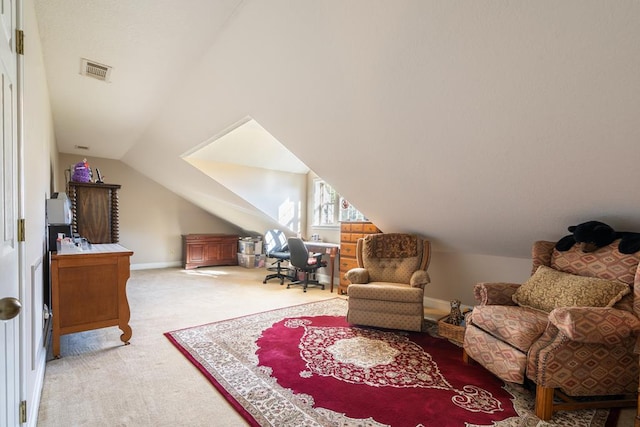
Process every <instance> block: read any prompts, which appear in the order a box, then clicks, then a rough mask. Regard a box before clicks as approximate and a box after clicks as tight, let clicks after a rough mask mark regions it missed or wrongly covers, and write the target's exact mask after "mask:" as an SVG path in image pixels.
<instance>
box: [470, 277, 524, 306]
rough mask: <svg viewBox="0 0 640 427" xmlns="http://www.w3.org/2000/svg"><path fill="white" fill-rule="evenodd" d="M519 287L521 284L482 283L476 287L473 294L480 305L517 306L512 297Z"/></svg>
mask: <svg viewBox="0 0 640 427" xmlns="http://www.w3.org/2000/svg"><path fill="white" fill-rule="evenodd" d="M519 286H520V284H519V283H504V282H496V283H489V282H481V283H478V284H476V285H475V287H474V288H473V294H474V296H475V298H476V301H478V303H479V304H480V305H517V304H516V303H515V302H513V300H512V299H511V296H512V295H513V294H514V293H515V292H516V289H518V287H519Z"/></svg>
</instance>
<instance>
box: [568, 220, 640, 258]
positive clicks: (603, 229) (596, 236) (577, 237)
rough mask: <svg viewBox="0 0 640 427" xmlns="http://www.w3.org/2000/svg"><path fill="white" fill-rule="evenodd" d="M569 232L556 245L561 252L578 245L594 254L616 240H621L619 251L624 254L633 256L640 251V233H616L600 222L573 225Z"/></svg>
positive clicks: (584, 250)
mask: <svg viewBox="0 0 640 427" xmlns="http://www.w3.org/2000/svg"><path fill="white" fill-rule="evenodd" d="M569 232H571V233H573V234H570V235H568V236H564V237H563V238H562V239H560V240H558V243H556V249H557V250H559V251H568V250H569V249H571V247H572V246H573V245H574V244H576V243H578V244H579V245H581V249H582V251H583V252H593V251H595V250H596V249H598V248H601V247H603V246H607V245H608V244H610V243H611V242H613V241H614V240H616V239H621V240H620V243H619V244H618V250H619V251H620V252H621V253H623V254H632V253H635V252H638V251H639V250H640V233H632V232H627V231H615V230H614V229H613V228H612V227H610V226H609V225H607V224H605V223H603V222H600V221H587V222H583V223H582V224H578V225H572V226H571V227H569Z"/></svg>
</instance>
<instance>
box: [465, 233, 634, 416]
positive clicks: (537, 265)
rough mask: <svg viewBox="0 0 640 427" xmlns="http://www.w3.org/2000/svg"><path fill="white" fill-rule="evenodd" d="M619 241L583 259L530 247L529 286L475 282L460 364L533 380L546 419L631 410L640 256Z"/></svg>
mask: <svg viewBox="0 0 640 427" xmlns="http://www.w3.org/2000/svg"><path fill="white" fill-rule="evenodd" d="M618 243H619V240H616V241H614V242H613V243H611V244H610V245H608V246H605V247H602V248H600V249H598V250H596V251H594V252H588V253H587V252H582V250H581V249H580V247H579V246H578V245H574V246H573V247H572V248H571V249H569V250H568V251H565V252H561V251H558V250H557V249H555V243H553V242H546V241H540V242H536V243H535V244H534V246H533V251H532V252H533V270H532V276H531V277H530V278H529V279H528V280H527V282H526V283H524V284H523V285H518V284H514V283H479V284H477V285H476V286H475V288H474V292H475V296H476V299H477V300H478V302H479V305H478V306H476V307H474V309H473V311H472V312H471V313H469V314H468V315H467V319H466V320H467V328H466V331H465V336H464V352H465V354H464V357H465V360H467V361H470V360H469V357H470V358H471V359H473V360H475V361H476V362H478V363H480V364H481V365H483V366H484V367H485V368H487V369H488V370H489V371H491V372H493V373H494V374H495V375H497V376H498V377H500V378H501V379H503V380H504V381H509V382H514V383H520V384H523V383H525V382H528V381H527V379H528V380H530V381H531V382H533V383H534V384H535V386H536V408H535V412H536V415H537V416H538V417H539V418H541V419H543V420H548V419H550V418H551V416H552V415H553V412H554V411H558V410H575V409H582V408H586V407H596V408H598V407H615V406H618V407H619V406H634V405H635V404H636V400H635V399H636V393H637V390H638V355H637V354H636V353H635V352H634V349H635V348H637V347H636V346H637V343H638V333H640V319H639V314H640V270H639V269H638V264H639V262H640V252H637V253H634V254H630V255H626V254H622V253H620V252H619V250H618ZM585 396H591V397H589V398H583V397H585ZM595 396H597V397H598V398H595ZM581 397H582V398H581Z"/></svg>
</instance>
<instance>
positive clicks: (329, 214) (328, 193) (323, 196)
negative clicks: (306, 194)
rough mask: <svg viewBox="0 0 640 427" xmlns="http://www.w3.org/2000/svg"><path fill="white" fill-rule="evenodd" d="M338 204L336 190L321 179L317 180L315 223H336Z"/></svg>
mask: <svg viewBox="0 0 640 427" xmlns="http://www.w3.org/2000/svg"><path fill="white" fill-rule="evenodd" d="M337 205H338V197H337V194H336V191H335V190H334V189H333V188H332V187H331V186H330V185H329V184H327V183H326V182H324V181H322V180H321V179H317V180H315V182H314V185H313V225H336V223H337V218H336V211H337V208H338V206H337Z"/></svg>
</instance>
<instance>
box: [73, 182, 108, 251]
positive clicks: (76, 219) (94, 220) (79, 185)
mask: <svg viewBox="0 0 640 427" xmlns="http://www.w3.org/2000/svg"><path fill="white" fill-rule="evenodd" d="M68 185H69V200H70V201H71V210H72V211H73V222H72V225H73V231H74V232H75V233H78V234H79V235H80V236H81V237H84V238H86V239H87V240H89V241H90V242H91V243H118V241H119V239H120V236H119V233H120V230H119V212H118V190H119V189H120V185H116V184H94V183H91V182H73V181H71V182H69V183H68Z"/></svg>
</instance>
